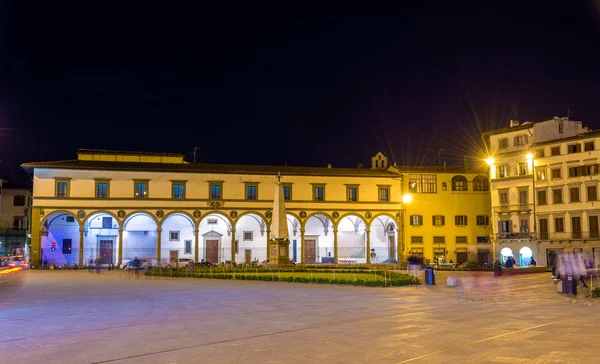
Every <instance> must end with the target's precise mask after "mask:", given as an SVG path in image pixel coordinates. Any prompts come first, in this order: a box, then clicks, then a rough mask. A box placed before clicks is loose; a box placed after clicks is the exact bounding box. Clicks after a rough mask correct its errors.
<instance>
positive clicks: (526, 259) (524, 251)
mask: <svg viewBox="0 0 600 364" xmlns="http://www.w3.org/2000/svg"><path fill="white" fill-rule="evenodd" d="M531 258H533V251H532V250H531V249H530V248H529V247H526V246H525V247H523V248H521V250H519V266H521V267H527V266H528V265H529V263H531Z"/></svg>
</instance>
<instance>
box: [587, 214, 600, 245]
mask: <svg viewBox="0 0 600 364" xmlns="http://www.w3.org/2000/svg"><path fill="white" fill-rule="evenodd" d="M588 222H589V225H588V226H589V228H590V238H592V239H598V237H600V230H599V228H598V216H589V217H588Z"/></svg>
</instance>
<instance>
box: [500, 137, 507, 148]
mask: <svg viewBox="0 0 600 364" xmlns="http://www.w3.org/2000/svg"><path fill="white" fill-rule="evenodd" d="M498 148H502V149H504V148H508V138H503V139H499V140H498Z"/></svg>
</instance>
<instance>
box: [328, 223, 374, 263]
mask: <svg viewBox="0 0 600 364" xmlns="http://www.w3.org/2000/svg"><path fill="white" fill-rule="evenodd" d="M363 227H364V228H363ZM368 230H369V225H368V223H367V220H366V219H365V218H364V217H363V216H361V215H360V214H358V213H346V214H344V215H343V216H341V217H340V219H339V221H338V223H337V225H336V231H337V240H338V262H339V263H349V264H356V263H366V262H367V255H368V254H369V252H368V251H367V249H368V241H369V233H368Z"/></svg>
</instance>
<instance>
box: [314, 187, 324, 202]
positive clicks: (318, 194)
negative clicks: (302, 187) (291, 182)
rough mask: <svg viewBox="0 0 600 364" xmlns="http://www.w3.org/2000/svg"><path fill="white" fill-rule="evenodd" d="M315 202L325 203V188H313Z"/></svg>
mask: <svg viewBox="0 0 600 364" xmlns="http://www.w3.org/2000/svg"><path fill="white" fill-rule="evenodd" d="M313 200H314V201H325V186H314V187H313Z"/></svg>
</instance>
